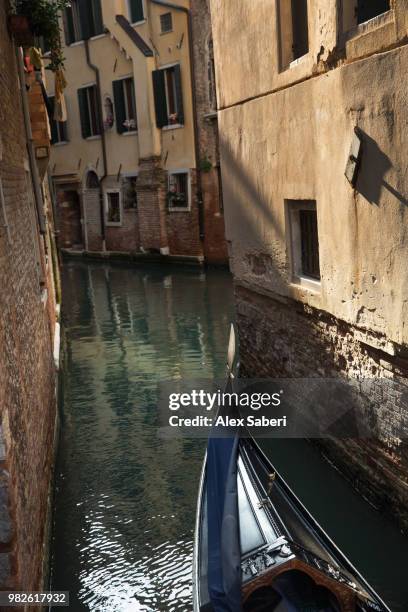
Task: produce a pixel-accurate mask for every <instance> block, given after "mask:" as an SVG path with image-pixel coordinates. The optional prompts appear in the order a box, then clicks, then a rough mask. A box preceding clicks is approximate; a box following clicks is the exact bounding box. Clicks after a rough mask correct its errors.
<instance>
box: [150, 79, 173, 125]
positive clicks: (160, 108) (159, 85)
mask: <svg viewBox="0 0 408 612" xmlns="http://www.w3.org/2000/svg"><path fill="white" fill-rule="evenodd" d="M152 77H153V92H154V106H155V109H156V125H157V127H158V128H162V127H163V126H165V125H167V124H168V122H169V121H168V117H167V102H166V86H165V84H164V70H153V72H152Z"/></svg>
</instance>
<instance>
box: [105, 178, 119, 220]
mask: <svg viewBox="0 0 408 612" xmlns="http://www.w3.org/2000/svg"><path fill="white" fill-rule="evenodd" d="M110 193H118V194H119V214H120V221H119V222H116V221H108V212H109V194H110ZM104 199H105V224H106V225H107V226H108V227H121V226H122V221H123V204H122V190H121V189H120V188H119V187H115V188H112V189H105V191H104Z"/></svg>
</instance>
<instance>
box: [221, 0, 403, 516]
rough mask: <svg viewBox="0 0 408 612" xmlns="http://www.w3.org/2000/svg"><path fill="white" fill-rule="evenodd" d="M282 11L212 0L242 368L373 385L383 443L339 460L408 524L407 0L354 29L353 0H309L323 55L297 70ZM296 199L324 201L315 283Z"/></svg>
mask: <svg viewBox="0 0 408 612" xmlns="http://www.w3.org/2000/svg"><path fill="white" fill-rule="evenodd" d="M282 2H284V0H281V1H280V0H277V1H276V2H274V3H270V2H267V1H266V0H258V1H257V2H256V3H253V2H250V1H249V0H242V2H240V3H237V2H235V1H234V0H211V11H212V19H213V32H214V50H215V64H216V75H217V86H218V103H219V108H220V109H221V110H220V111H219V113H218V118H219V128H220V147H221V168H222V177H223V192H224V205H225V218H226V233H227V240H228V242H229V245H230V254H231V266H232V271H233V274H234V278H235V283H236V289H237V291H236V303H237V312H238V327H239V334H240V338H241V362H242V368H243V372H244V374H246V375H249V376H252V377H254V376H259V375H261V376H265V377H275V376H284V377H291V376H294V377H299V376H301V377H308V376H319V377H332V376H338V377H341V378H343V379H346V380H348V381H349V384H350V387H352V388H354V389H355V388H358V389H359V393H360V395H361V398H362V401H364V402H366V403H367V406H369V407H370V408H369V411H368V413H367V414H369V412H370V411H371V414H372V415H373V416H374V417H375V419H376V421H377V424H378V439H376V440H374V441H371V442H368V441H367V440H342V441H339V440H337V441H336V440H332V441H330V442H329V441H328V440H325V441H322V446H323V447H324V452H325V453H326V454H328V455H329V456H330V457H331V459H332V460H333V461H334V462H335V464H336V465H337V466H338V467H340V468H341V470H342V471H343V473H345V474H346V475H347V477H348V478H349V479H350V480H351V481H352V482H353V484H354V485H355V486H356V487H357V488H358V489H359V490H360V491H361V492H362V493H363V494H364V495H365V496H367V497H368V498H370V499H371V501H373V502H374V503H375V504H376V505H377V506H378V507H379V508H381V509H382V510H383V511H384V512H387V513H388V514H390V515H393V517H394V518H395V519H396V520H397V521H399V523H400V525H403V526H404V527H405V528H407V526H408V511H407V507H408V499H407V495H406V488H407V483H408V460H407V453H406V444H405V441H404V440H403V439H401V436H400V434H401V431H402V428H403V427H405V428H406V425H407V410H406V405H405V399H404V397H405V395H406V392H404V391H401V392H399V391H398V392H395V389H394V391H393V392H391V393H390V394H388V392H386V391H384V389H385V386H384V381H389V380H390V381H392V382H393V383H395V384H396V385H402V388H404V386H405V387H406V381H407V374H408V359H407V356H408V350H407V347H408V282H407V281H408V266H407V260H408V234H407V227H408V180H407V178H408V177H407V150H408V147H407V145H408V127H407V90H406V83H405V80H406V79H405V75H406V73H407V68H408V46H407V44H406V43H407V40H408V38H407V34H408V2H407V0H394V1H392V2H391V10H389V11H387V12H386V13H384V14H382V15H378V16H377V17H375V18H374V19H371V20H370V21H367V22H364V23H361V24H360V25H355V24H350V14H351V15H354V0H347V2H346V0H344V1H342V2H340V1H336V2H330V3H328V2H326V1H325V0H309V2H308V23H307V32H308V38H309V51H308V52H307V53H306V54H305V55H303V56H301V57H299V58H297V59H295V61H292V62H290V61H289V63H288V61H287V55H288V54H289V55H290V50H291V48H292V45H291V42H292V41H291V40H288V39H287V38H284V39H282V35H283V34H282V28H281V27H280V26H279V24H280V23H281V21H280V20H282V18H283V17H284V14H283V12H282V11H281V14H279V10H280V9H281V8H282V6H283V5H282ZM350 6H351V9H352V10H351V11H348V12H347V14H345V15H343V10H344V9H346V8H347V7H348V8H350ZM289 29H290V28H287V29H286V34H285V36H286V37H287V36H288V34H287V32H288V30H289ZM237 49H239V53H237ZM282 49H283V50H282ZM285 54H286V63H285V62H283V61H282V57H284V56H285ZM356 127H358V128H359V133H360V134H361V138H362V157H361V164H360V169H359V174H358V180H357V183H356V185H355V189H354V188H353V187H352V186H351V184H350V183H349V182H348V180H347V179H346V177H345V174H344V173H345V169H346V163H347V161H348V158H349V154H350V146H351V143H352V139H353V136H354V129H355V128H356ZM290 200H312V201H315V202H316V211H317V227H318V237H319V240H318V242H319V245H318V250H319V259H320V276H321V278H320V282H317V283H316V282H315V283H314V284H313V282H309V281H307V279H306V282H303V280H304V279H299V275H296V274H294V269H293V261H292V260H293V240H292V239H291V230H292V233H293V225H292V224H291V217H290V215H289V213H288V206H289V202H288V201H290ZM298 231H299V230H298ZM296 248H299V246H298V247H296ZM309 280H310V279H309ZM367 379H368V380H370V381H374V383H375V384H373V385H369V386H368V387H367V386H365V385H364V381H366V380H367ZM377 383H378V385H377Z"/></svg>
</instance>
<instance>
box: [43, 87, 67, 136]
mask: <svg viewBox="0 0 408 612" xmlns="http://www.w3.org/2000/svg"><path fill="white" fill-rule="evenodd" d="M48 101H49V104H50V110H51V119H50V127H51V144H57V143H58V142H68V135H67V122H66V121H55V119H53V117H54V103H55V98H54V96H50V97H49V98H48Z"/></svg>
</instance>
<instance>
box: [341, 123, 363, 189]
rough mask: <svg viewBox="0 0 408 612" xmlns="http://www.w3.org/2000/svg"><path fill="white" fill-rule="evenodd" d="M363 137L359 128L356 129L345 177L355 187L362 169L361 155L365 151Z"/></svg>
mask: <svg viewBox="0 0 408 612" xmlns="http://www.w3.org/2000/svg"><path fill="white" fill-rule="evenodd" d="M362 145H363V141H362V135H361V132H360V130H359V128H358V127H355V128H354V136H353V140H352V141H351V147H350V153H349V156H348V159H347V165H346V171H345V175H346V178H347V180H348V181H349V183H350V184H351V185H352V186H353V187H355V186H356V184H357V179H358V171H359V169H360V163H361V155H362V150H363V147H362Z"/></svg>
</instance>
